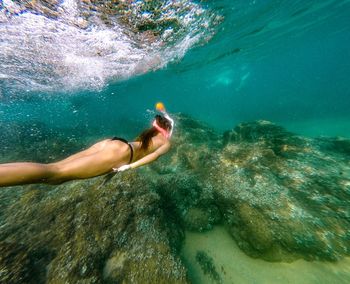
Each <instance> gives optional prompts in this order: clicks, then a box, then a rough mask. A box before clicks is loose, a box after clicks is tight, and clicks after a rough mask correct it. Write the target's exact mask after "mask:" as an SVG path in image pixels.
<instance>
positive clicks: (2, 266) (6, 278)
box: [0, 242, 33, 284]
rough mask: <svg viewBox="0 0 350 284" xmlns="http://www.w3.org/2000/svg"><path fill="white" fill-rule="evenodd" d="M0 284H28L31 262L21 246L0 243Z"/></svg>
mask: <svg viewBox="0 0 350 284" xmlns="http://www.w3.org/2000/svg"><path fill="white" fill-rule="evenodd" d="M0 252H1V254H0V283H3V284H7V283H8V284H10V283H30V282H29V279H30V274H31V273H32V272H33V271H32V267H31V261H30V258H29V256H28V254H27V253H26V248H25V247H24V246H23V245H20V244H16V243H5V242H0Z"/></svg>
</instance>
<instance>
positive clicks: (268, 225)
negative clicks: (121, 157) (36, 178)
mask: <svg viewBox="0 0 350 284" xmlns="http://www.w3.org/2000/svg"><path fill="white" fill-rule="evenodd" d="M176 120H177V128H176V133H175V135H174V138H173V141H172V144H173V147H172V149H171V151H170V152H169V153H168V154H167V155H165V156H163V157H162V158H161V159H159V160H158V161H157V162H156V163H153V164H151V165H149V166H147V167H143V168H140V169H138V170H137V171H129V172H126V173H121V174H118V175H115V176H114V177H113V178H112V179H111V180H110V181H108V182H106V183H104V179H105V177H98V178H94V179H90V180H85V181H73V182H67V183H65V184H62V185H59V186H43V185H31V186H23V187H16V188H4V189H1V190H0V205H1V206H0V217H1V218H0V226H1V230H0V244H1V246H3V245H5V247H4V251H12V252H13V253H7V254H6V255H5V254H4V257H3V258H2V259H1V262H0V264H1V265H4V267H5V268H4V269H5V270H6V269H7V270H6V271H9V269H10V267H12V265H15V264H14V263H16V267H17V269H18V270H13V273H14V274H8V273H7V274H6V275H7V276H6V275H5V276H1V277H12V278H14V279H15V278H18V279H22V278H23V279H26V281H28V282H29V283H30V282H31V281H34V282H35V283H63V282H68V283H82V282H84V283H123V282H132V283H155V282H157V283H187V282H188V280H187V278H186V268H185V267H184V264H183V263H182V262H181V259H180V257H179V250H180V248H181V245H182V243H183V239H184V231H185V230H194V231H204V230H210V229H211V228H212V227H213V226H214V225H215V224H218V223H224V224H225V227H226V229H227V230H228V232H229V233H230V234H231V236H232V238H233V239H234V240H235V241H236V242H237V244H238V246H239V247H240V248H241V249H242V250H243V251H244V252H245V253H246V254H248V255H250V256H252V257H257V258H262V259H265V260H269V261H293V260H295V259H298V258H304V259H306V260H316V259H320V260H331V261H336V260H338V259H341V258H342V257H343V256H347V255H350V249H349V248H350V233H349V230H348V228H349V225H350V204H349V203H350V164H349V159H348V158H347V157H348V156H347V153H348V149H349V148H348V145H349V140H346V139H340V138H318V139H311V138H304V137H300V136H297V135H294V134H292V133H289V132H288V131H286V130H285V129H283V128H282V127H280V126H276V125H274V124H273V123H271V122H266V121H257V122H252V123H244V124H240V125H239V126H237V127H236V128H235V129H234V130H232V131H229V132H226V133H225V134H224V135H220V134H218V133H216V132H215V131H214V130H212V129H211V128H210V127H208V126H206V125H204V124H202V123H200V122H198V121H195V120H193V119H191V118H190V117H187V116H185V115H177V116H176ZM0 126H1V125H0ZM13 129H17V130H18V129H19V130H21V129H22V128H21V127H20V126H18V127H17V128H16V127H14V128H13ZM38 129H39V130H40V131H39V133H40V135H44V136H42V137H44V138H43V140H42V141H41V140H40V139H39V138H38V137H37V138H38V139H37V138H35V137H34V138H33V137H31V136H30V135H29V136H28V137H31V138H28V137H27V140H28V141H29V142H28V145H27V144H25V145H26V146H24V147H23V148H21V147H22V146H21V147H20V148H19V152H20V153H25V155H27V156H28V157H30V154H29V153H28V152H26V151H28V149H27V150H25V149H26V147H27V146H28V147H30V146H29V145H30V144H32V145H34V146H33V147H36V148H37V150H36V152H35V151H34V148H33V149H32V150H33V154H34V155H36V154H35V153H37V155H39V154H40V150H42V149H45V148H47V147H48V146H47V145H52V143H57V149H60V148H62V146H63V145H66V144H65V143H66V142H64V139H63V138H62V139H61V140H60V139H57V137H56V135H49V134H47V135H46V134H45V130H44V129H45V128H44V127H41V126H40V127H38ZM7 131H10V130H7ZM18 135H19V134H17V136H16V135H15V132H14V136H13V137H14V138H13V139H14V140H13V141H14V142H13V144H14V145H16V144H18V145H21V144H20V143H19V142H18V141H20V140H21V139H22V136H18ZM62 137H63V136H62ZM11 139H12V138H11ZM32 139H37V140H35V141H32ZM11 141H12V140H11ZM55 141H56V142H55ZM0 143H5V144H6V143H7V144H6V145H9V146H11V145H10V144H11V142H9V141H7V142H6V141H5V142H4V141H1V140H0ZM26 143H27V142H26ZM72 143H73V142H72ZM77 143H78V142H74V143H73V144H72V147H78V144H77ZM5 144H4V145H5ZM40 145H41V146H40ZM29 149H31V148H29ZM22 151H23V152H22ZM46 151H48V150H47V149H46ZM48 152H49V151H48ZM3 153H4V154H3V155H4V156H3V157H2V158H3V159H4V160H9V158H7V152H6V151H4V152H3ZM61 154H62V153H61ZM61 154H59V153H57V155H58V156H60V155H61ZM16 155H17V154H16ZM27 156H26V157H27ZM17 158H19V157H17ZM45 159H47V160H50V157H45ZM45 159H44V160H45ZM19 247H25V253H22V252H21V249H18V248H19ZM198 258H199V259H200V260H198V259H197V261H202V260H203V261H204V262H206V261H205V259H207V258H206V257H205V256H203V255H200V256H199V257H198ZM33 269H34V270H35V274H34V273H29V272H30V271H33ZM28 273H29V274H28ZM8 275H10V276H8ZM28 275H29V276H28ZM21 277H22V278H21ZM215 277H216V276H215ZM215 277H214V278H213V280H215V281H220V280H217V279H216V278H215ZM0 279H1V278H0ZM3 279H5V278H3ZM5 283H6V282H5Z"/></svg>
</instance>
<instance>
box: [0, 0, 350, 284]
mask: <svg viewBox="0 0 350 284" xmlns="http://www.w3.org/2000/svg"><path fill="white" fill-rule="evenodd" d="M30 2H32V1H11V0H0V126H1V127H2V128H1V129H7V128H6V125H11V127H12V125H16V127H18V129H19V130H18V131H23V129H26V130H25V131H23V133H20V134H22V135H23V137H28V141H32V143H34V144H33V147H35V143H36V142H38V143H39V141H40V142H42V141H43V140H45V137H47V136H50V135H51V138H52V136H53V137H55V135H58V134H57V133H59V135H58V136H57V141H58V142H57V143H58V144H57V145H54V146H52V145H48V146H47V148H45V149H41V151H42V153H43V155H44V153H45V157H38V156H37V155H36V156H34V154H33V156H30V155H31V152H30V150H28V151H27V152H25V151H24V150H23V149H22V148H23V147H24V146H23V145H24V144H23V143H22V141H21V140H18V139H17V140H16V139H15V140H13V132H11V131H14V130H13V129H10V130H9V129H7V130H6V131H3V132H2V133H0V139H1V141H0V145H6V147H9V148H6V149H11V151H12V152H11V151H10V152H11V153H9V152H7V153H8V154H3V156H1V157H0V158H1V162H3V161H8V160H9V159H15V160H21V157H23V159H37V160H38V159H39V160H40V159H42V160H44V161H51V160H52V159H54V158H57V156H50V151H51V150H52V149H51V148H50V147H56V148H55V149H56V150H57V148H60V147H62V149H64V151H63V150H62V153H61V155H58V156H59V157H61V156H62V157H63V156H65V155H66V153H71V152H74V151H76V150H78V149H77V145H86V144H89V143H90V144H91V143H93V142H95V141H97V140H99V139H102V138H105V137H111V136H115V135H118V136H123V137H125V138H127V139H132V138H133V137H135V136H136V135H137V134H138V133H139V132H140V131H141V130H142V129H143V128H145V127H147V126H149V124H150V121H151V119H152V117H153V115H154V104H155V103H156V102H158V101H162V102H164V103H165V105H166V107H167V109H168V110H169V112H172V113H184V114H187V115H190V116H191V117H192V118H194V119H196V120H199V121H201V122H204V123H206V124H208V125H209V126H211V127H212V128H214V129H215V130H216V131H217V132H218V133H223V132H224V131H225V130H229V129H232V128H233V127H234V126H236V125H237V124H239V123H241V122H247V121H254V120H269V121H272V122H273V123H276V124H278V125H281V126H284V127H285V128H286V129H287V130H289V131H292V132H294V133H296V134H300V135H303V136H306V137H319V136H327V137H335V136H341V137H346V138H350V112H349V109H350V88H349V74H350V25H349V23H348V22H349V17H350V1H348V0H318V1H317V0H309V1H301V0H300V1H290V0H288V1H280V0H271V1H263V0H249V1H243V0H235V1H232V0H216V1H215V0H213V1H192V2H190V1H175V2H176V3H177V6H176V7H171V8H169V5H168V6H167V5H165V4H167V3H168V2H167V1H154V3H163V4H164V3H165V4H164V5H163V6H159V7H161V8H160V12H159V11H158V12H157V13H158V14H157V13H155V14H157V15H156V16H155V17H156V20H155V24H153V26H152V25H151V24H149V23H148V22H147V23H148V26H146V28H145V25H144V23H143V21H146V20H145V19H147V17H153V16H149V15H150V14H152V13H153V12H152V9H150V10H147V9H148V8H147V9H146V10H145V11H143V12H142V13H141V12H140V15H139V14H137V13H139V11H140V10H137V9H138V8H135V7H138V6H137V5H141V4H140V3H146V2H149V1H130V2H132V3H136V4H135V5H136V6H134V8H132V9H135V11H136V12H135V13H134V14H132V13H130V14H127V17H129V18H130V22H131V24H130V23H127V24H125V22H123V24H121V20H120V19H121V17H120V14H118V13H119V12H113V13H109V12H106V11H104V10H101V11H100V10H98V9H91V10H89V12H87V11H88V10H87V8H86V7H85V6H84V5H83V4H81V3H82V2H81V1H75V0H66V1H47V2H48V3H55V4H53V5H52V6H50V5H46V4H45V3H46V2H45V1H44V2H45V3H44V2H43V3H44V4H40V3H37V4H35V5H37V6H35V5H34V6H32V7H29V6H28V5H29V4H28V3H30ZM91 2H92V3H95V2H94V1H91ZM104 2H106V3H110V2H111V1H104ZM170 2H172V1H170ZM173 2H174V1H173ZM137 3H139V4H137ZM27 4H28V5H27ZM41 5H42V6H41ZM45 5H46V6H45ZM91 5H95V4H91ZM96 5H97V4H96ZM155 5H156V4H155ZM157 5H158V4H157ZM159 5H161V4H159ZM43 7H46V9H43ZM96 7H97V6H96ZM91 11H92V12H91ZM84 13H85V14H84ZM89 13H90V14H89ZM86 14H88V16H86ZM101 15H103V16H104V17H102V16H101ZM106 15H107V16H106ZM158 18H161V20H159V21H158ZM101 19H103V20H101ZM106 19H107V20H108V21H107V20H106ZM169 19H171V20H169ZM174 19H175V20H174ZM104 21H105V22H104ZM124 21H125V19H124ZM167 21H168V22H167ZM134 22H136V23H138V25H133V24H132V23H134ZM164 22H165V24H164ZM147 27H148V28H149V27H152V28H149V29H151V30H152V32H149V33H147V32H148V30H147V29H148V28H147ZM135 30H136V31H135ZM145 30H146V32H145ZM4 125H5V126H4ZM38 125H39V126H43V127H38ZM21 127H22V128H21ZM21 129H22V130H21ZM45 131H46V132H45ZM57 131H58V132H57ZM17 134H18V133H17ZM17 134H16V135H17ZM175 134H176V132H175ZM18 137H22V136H21V135H19V134H18ZM43 137H44V138H43ZM13 141H15V142H13ZM60 143H61V144H60ZM74 143H75V144H74ZM40 145H41V147H42V144H40ZM72 145H73V146H74V147H73V146H72ZM4 147H5V146H4ZM16 147H17V148H18V149H21V151H22V150H23V151H24V152H21V151H20V150H18V155H16V154H15V152H16V151H17V150H16V149H17V148H16ZM70 147H71V148H70ZM6 149H5V150H6ZM2 150H3V151H2V153H5V152H6V151H5V150H4V149H2ZM21 155H22V156H21ZM342 159H344V160H345V162H344V163H346V159H348V156H345V155H344V157H342ZM341 174H343V173H341ZM346 174H347V173H345V175H346ZM346 178H349V177H346ZM344 184H345V185H344V188H345V187H346V188H347V189H348V188H349V183H346V182H345V181H344ZM344 202H345V201H344ZM196 234H197V235H196ZM207 234H208V240H212V241H208V243H206V241H205V240H204V241H203V238H204V237H206V235H201V234H199V233H193V232H187V235H186V238H187V242H186V243H185V244H186V245H185V247H184V249H183V251H182V254H183V257H184V259H185V263H187V265H188V267H190V268H189V271H190V277H192V281H193V282H194V283H201V281H204V282H205V281H208V282H209V283H210V281H211V280H210V278H208V276H207V275H205V273H204V274H203V273H202V272H200V267H199V265H198V264H194V263H195V256H194V253H195V250H197V249H198V250H201V249H204V248H205V247H206V245H208V246H211V249H212V252H213V255H215V260H216V261H217V262H218V263H222V267H224V268H223V269H227V270H230V269H233V268H232V267H231V265H230V264H229V263H230V262H232V261H239V259H241V260H242V261H243V260H244V261H246V263H247V265H251V266H249V267H250V268H251V270H254V271H256V273H255V274H254V273H253V274H252V275H251V276H249V275H243V272H242V274H241V275H237V274H236V275H234V274H233V273H232V275H231V274H230V273H228V275H227V277H226V276H225V277H226V278H225V277H224V276H223V277H222V279H224V280H225V279H226V280H225V281H226V282H225V281H224V282H225V283H231V282H230V281H231V280H232V279H233V280H232V281H238V282H237V283H280V282H278V281H277V280H278V279H282V280H284V281H287V282H285V283H301V282H299V281H302V279H299V278H298V277H295V273H297V272H296V271H300V269H303V271H304V272H303V273H304V275H306V274H307V275H308V278H307V280H305V279H304V280H305V283H330V282H328V280H329V281H332V279H338V278H337V277H338V276H334V275H340V276H339V279H340V281H343V282H341V283H346V282H347V280H348V279H349V277H350V276H349V275H350V272H349V270H348V269H347V267H348V266H347V265H348V263H349V259H348V258H346V259H345V260H343V262H342V263H340V264H339V266H337V265H336V264H333V263H332V264H329V263H321V264H320V263H316V264H312V263H311V264H310V263H308V262H306V261H305V263H304V260H302V261H299V262H296V263H294V264H290V265H289V264H288V265H287V264H284V263H282V264H276V265H274V266H273V268H271V275H274V277H275V278H273V277H272V278H269V277H271V275H270V276H268V275H266V273H264V269H265V268H266V267H267V266H269V262H264V261H263V260H261V259H259V260H255V259H253V258H249V257H248V256H246V255H244V256H241V255H240V253H241V254H242V255H243V253H242V251H240V250H239V248H238V247H235V248H234V249H233V253H232V255H228V256H227V257H226V255H225V256H222V254H224V252H225V251H227V247H228V246H230V245H231V243H229V242H230V241H232V239H231V238H229V237H227V233H225V232H224V231H223V230H222V228H221V227H220V228H219V229H215V230H214V231H213V232H209V233H207ZM220 237H222V239H224V240H225V243H224V244H223V245H222V247H220V246H218V247H215V242H214V244H213V240H216V238H219V239H220ZM210 238H211V239H210ZM197 241H198V243H197ZM199 241H200V242H201V243H200V242H199ZM225 244H226V245H227V246H226V245H225ZM196 245H197V246H198V247H197V246H196ZM225 262H226V264H225ZM269 267H270V266H269ZM337 269H339V270H337ZM325 270H326V271H328V270H329V271H333V272H334V275H333V274H332V275H331V276H330V278H327V279H326V280H324V282H322V281H321V280H322V279H325V278H323V277H326V276H325V275H324V274H323V273H324V271H325ZM235 272H236V273H239V269H238V270H237V271H235ZM244 273H246V274H249V273H250V272H247V271H245V272H244ZM312 274H315V275H318V276H315V277H313V276H312ZM333 276H334V277H333ZM206 277H207V278H206ZM230 277H233V278H230ZM260 277H261V278H260ZM332 277H333V278H332ZM227 279H231V280H227ZM257 279H264V281H265V282H264V281H261V282H259V281H258V280H257ZM270 279H275V281H276V282H270ZM276 279H277V280H276ZM339 279H338V280H339ZM240 281H242V282H240ZM271 281H272V280H271ZM293 281H294V282H293ZM317 281H318V282H317ZM320 281H321V282H320ZM202 283H203V282H202ZM234 283H236V282H234Z"/></svg>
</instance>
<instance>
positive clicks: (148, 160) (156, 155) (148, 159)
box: [113, 143, 170, 171]
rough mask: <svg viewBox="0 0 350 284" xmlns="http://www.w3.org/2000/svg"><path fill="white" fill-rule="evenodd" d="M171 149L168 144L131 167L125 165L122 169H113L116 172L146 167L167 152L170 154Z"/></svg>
mask: <svg viewBox="0 0 350 284" xmlns="http://www.w3.org/2000/svg"><path fill="white" fill-rule="evenodd" d="M169 149H170V143H166V144H164V145H162V146H160V147H159V148H158V149H157V150H156V151H154V152H152V153H150V154H148V155H147V156H144V157H143V158H142V159H140V160H137V161H136V162H134V163H131V164H130V165H125V166H122V167H120V168H113V170H114V171H123V170H127V169H135V168H138V167H141V166H144V165H146V164H149V163H152V162H153V161H155V160H157V159H158V158H159V157H160V156H161V155H164V154H165V153H166V152H168V151H169Z"/></svg>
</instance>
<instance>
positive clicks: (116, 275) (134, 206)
mask: <svg viewBox="0 0 350 284" xmlns="http://www.w3.org/2000/svg"><path fill="white" fill-rule="evenodd" d="M102 182H103V178H97V179H93V180H88V181H78V182H72V183H67V184H65V185H61V186H57V187H44V186H31V187H30V188H29V189H28V190H27V192H25V193H24V194H23V196H22V197H21V198H20V199H19V200H18V201H17V202H15V203H14V204H13V205H12V206H11V207H10V208H8V209H7V210H6V211H5V212H4V214H3V216H2V218H4V219H5V222H4V223H5V225H4V226H3V227H2V229H1V232H0V238H1V240H2V242H5V243H9V242H14V241H15V240H16V241H18V242H20V243H22V244H23V245H24V246H25V247H26V255H28V259H31V260H32V262H30V263H28V264H27V263H26V262H23V263H22V266H23V267H24V268H23V270H24V271H25V270H26V269H30V267H31V266H34V267H38V266H39V267H41V268H42V270H43V271H42V273H38V274H36V275H33V274H31V275H30V277H31V278H30V280H31V281H35V283H44V282H47V283H63V282H68V283H79V282H82V281H83V282H84V283H102V282H104V281H109V282H110V283H117V282H118V283H120V282H124V281H126V282H137V283H152V282H153V281H155V280H156V279H157V280H158V281H160V283H171V282H176V283H182V282H186V272H185V269H184V267H183V266H182V264H181V262H180V260H179V258H178V257H177V255H176V253H175V252H176V248H175V245H174V247H173V246H172V245H173V244H172V243H171V242H170V241H169V238H168V235H174V236H176V234H172V228H170V227H167V225H166V224H167V222H165V221H164V220H163V218H164V214H163V213H162V211H161V210H160V207H159V205H158V204H159V196H158V195H156V194H155V193H153V192H152V191H151V190H150V188H149V187H148V186H147V181H145V180H143V178H142V177H140V176H137V175H135V174H130V175H120V176H118V179H114V180H113V181H111V182H109V183H108V184H107V185H105V186H104V187H103V189H102V188H101V187H100V185H101V183H102ZM8 194H10V193H8ZM178 236H181V235H178ZM172 241H173V243H174V242H175V241H174V239H172ZM176 241H177V242H180V241H181V239H177V240H176ZM45 270H46V273H43V272H44V271H45ZM119 281H120V282H119ZM153 283H154V282H153Z"/></svg>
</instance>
